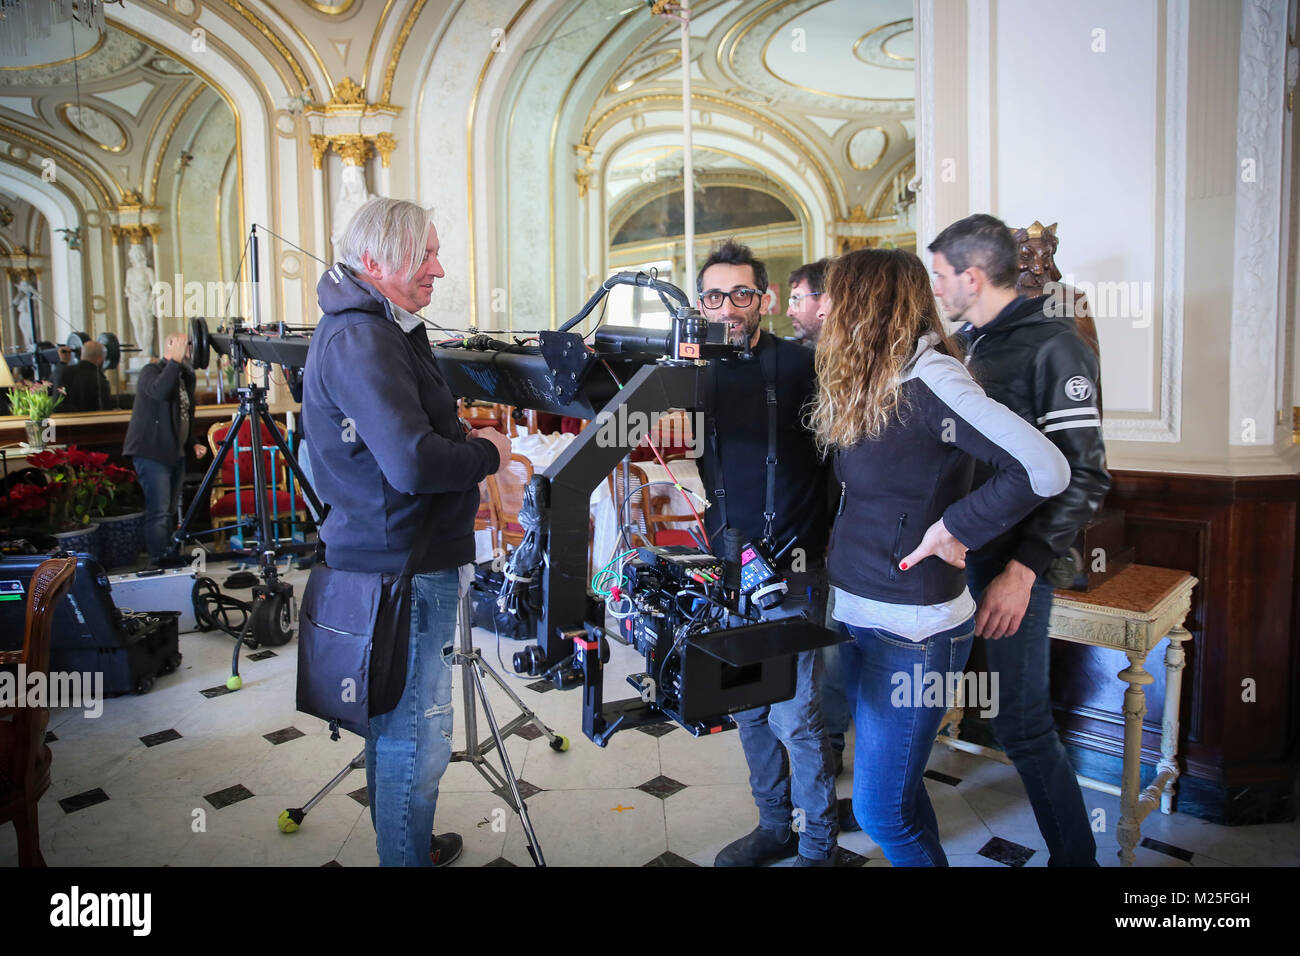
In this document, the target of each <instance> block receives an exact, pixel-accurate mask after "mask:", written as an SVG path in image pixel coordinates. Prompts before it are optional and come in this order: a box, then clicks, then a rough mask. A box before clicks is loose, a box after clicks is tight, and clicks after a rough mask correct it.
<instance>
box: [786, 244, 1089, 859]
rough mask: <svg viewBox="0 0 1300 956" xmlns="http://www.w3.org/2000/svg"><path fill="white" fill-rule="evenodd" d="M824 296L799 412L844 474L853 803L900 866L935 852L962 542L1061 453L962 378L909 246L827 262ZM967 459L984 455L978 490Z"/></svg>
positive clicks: (987, 527)
mask: <svg viewBox="0 0 1300 956" xmlns="http://www.w3.org/2000/svg"><path fill="white" fill-rule="evenodd" d="M819 311H820V312H821V313H823V314H824V315H825V323H824V326H823V331H822V337H821V340H820V341H819V342H818V346H817V375H818V382H819V386H818V387H819V391H818V396H817V400H816V402H815V404H814V406H813V408H812V410H811V412H810V425H811V427H812V428H813V430H814V431H815V432H816V435H817V441H818V444H819V446H820V447H821V448H822V449H823V450H824V451H827V452H833V453H834V458H835V474H836V478H837V479H838V481H839V484H840V503H839V509H838V517H837V518H836V521H835V527H834V529H833V531H832V533H831V544H830V553H829V557H828V564H829V572H830V583H831V585H832V586H833V587H834V589H835V612H834V613H835V618H836V619H837V620H839V621H840V622H842V623H843V624H845V625H846V627H847V628H848V631H849V633H850V634H851V635H852V637H853V641H852V642H851V643H847V644H844V645H841V653H842V655H843V662H844V663H843V669H844V679H845V689H846V691H847V692H848V696H849V699H850V704H851V706H852V707H853V709H854V715H855V721H856V737H857V740H856V748H855V751H854V761H853V770H854V773H853V810H854V814H855V816H856V817H857V819H858V822H859V823H860V824H861V825H862V827H863V829H864V830H866V832H867V833H868V834H869V835H870V836H871V838H872V839H873V840H875V841H876V843H878V844H879V845H880V847H881V849H882V850H884V852H885V855H886V856H887V857H888V858H889V860H890V862H891V863H893V864H894V865H895V866H945V865H947V858H946V857H945V856H944V852H943V847H942V846H941V845H940V843H939V827H938V823H937V821H936V820H935V816H934V809H933V808H932V807H931V805H930V800H929V797H928V796H927V795H926V792H925V786H924V783H923V777H922V775H923V773H924V771H925V764H926V759H927V758H928V756H929V753H930V746H931V744H932V742H933V740H934V735H935V733H937V731H938V729H939V721H940V719H941V718H942V717H943V714H944V712H945V710H946V707H947V705H948V704H949V703H951V701H950V700H947V699H945V698H946V697H950V696H951V692H952V689H953V688H955V686H956V683H957V681H959V680H960V678H961V674H962V671H963V669H964V667H965V665H966V659H967V657H968V656H969V654H970V648H971V642H972V639H973V635H974V629H975V624H974V613H975V602H974V601H973V600H972V599H971V595H970V592H969V591H968V590H967V588H966V580H965V576H964V575H963V573H962V568H963V567H964V566H965V555H966V550H967V549H968V548H978V547H979V546H981V545H982V544H984V543H985V542H987V541H990V540H992V539H993V538H994V537H996V536H997V535H998V534H999V533H1000V532H1001V531H1003V530H1004V529H1006V528H1008V527H1010V526H1011V525H1013V524H1014V523H1015V522H1017V521H1019V520H1020V519H1021V518H1022V517H1024V516H1025V515H1026V514H1028V513H1029V512H1030V511H1031V510H1032V509H1033V508H1035V507H1037V505H1039V504H1040V503H1041V502H1043V501H1045V500H1046V499H1048V498H1050V497H1052V496H1054V495H1056V494H1059V493H1060V492H1061V491H1062V490H1063V489H1064V488H1065V486H1066V484H1067V482H1068V481H1069V474H1070V473H1069V468H1068V467H1067V465H1066V462H1065V459H1064V458H1063V457H1062V456H1061V454H1060V452H1059V451H1057V449H1056V447H1055V446H1054V445H1053V444H1052V443H1051V442H1050V441H1048V440H1047V439H1046V438H1044V437H1043V436H1042V435H1041V434H1040V433H1039V432H1038V431H1037V429H1035V428H1034V427H1033V426H1032V425H1030V424H1028V423H1027V422H1025V421H1024V420H1023V419H1021V418H1020V417H1019V416H1017V415H1016V414H1015V413H1013V412H1011V411H1010V410H1009V409H1007V408H1006V407H1004V406H1002V405H1000V404H998V403H997V402H995V401H993V400H992V399H990V398H989V397H988V396H986V395H985V394H984V392H983V390H982V389H981V388H980V387H979V385H977V384H976V383H975V381H974V380H973V379H972V378H971V376H970V374H969V373H968V372H967V371H966V368H965V366H964V365H963V364H962V362H961V359H960V358H959V355H960V350H959V349H958V348H957V346H956V345H955V344H954V343H953V342H952V340H951V339H950V338H949V337H948V334H947V332H946V330H945V329H944V327H943V321H942V319H941V318H940V317H939V310H938V306H937V305H936V303H935V299H934V295H933V293H932V292H931V289H930V281H929V274H928V273H927V271H926V268H925V266H924V265H923V264H922V263H921V260H920V259H918V258H917V257H916V256H915V255H913V254H912V253H910V252H905V251H902V250H897V249H894V250H883V249H864V250H861V251H858V252H852V253H849V254H848V255H846V256H844V257H843V258H841V259H839V260H837V261H836V262H834V263H832V265H831V267H830V271H829V273H828V275H827V283H826V292H825V293H824V294H823V295H822V297H821V308H820V310H819ZM975 459H980V460H982V461H985V462H987V463H989V464H990V465H992V466H993V468H994V469H995V471H994V473H993V476H992V477H991V478H990V479H989V480H988V481H987V482H985V483H984V484H983V485H981V486H980V487H979V488H978V489H977V490H975V491H974V492H972V491H971V479H972V475H973V468H974V460H975ZM993 706H996V703H994V705H993Z"/></svg>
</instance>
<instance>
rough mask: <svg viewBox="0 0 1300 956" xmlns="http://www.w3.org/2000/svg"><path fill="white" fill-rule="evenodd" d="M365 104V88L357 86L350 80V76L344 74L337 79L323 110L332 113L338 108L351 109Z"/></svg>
mask: <svg viewBox="0 0 1300 956" xmlns="http://www.w3.org/2000/svg"><path fill="white" fill-rule="evenodd" d="M362 79H363V80H364V79H365V77H364V76H363V77H362ZM365 105H366V94H365V90H364V89H363V88H362V87H360V86H357V84H356V83H354V82H353V81H352V77H350V76H345V77H343V79H342V80H340V81H339V83H338V85H337V86H335V87H334V91H333V94H332V95H331V96H330V101H329V102H328V103H326V104H325V112H327V113H333V112H337V111H338V110H339V109H340V108H346V109H352V108H354V107H357V106H365Z"/></svg>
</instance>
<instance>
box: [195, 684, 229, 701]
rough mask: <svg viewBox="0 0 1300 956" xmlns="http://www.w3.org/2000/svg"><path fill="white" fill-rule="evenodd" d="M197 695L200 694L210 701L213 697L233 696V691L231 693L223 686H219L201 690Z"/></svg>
mask: <svg viewBox="0 0 1300 956" xmlns="http://www.w3.org/2000/svg"><path fill="white" fill-rule="evenodd" d="M199 693H200V694H202V695H203V696H204V697H207V698H209V699H211V698H213V697H224V696H225V695H226V694H233V693H234V691H232V690H231V689H230V688H229V687H227V686H226V685H225V684H221V685H220V686H217V687H209V688H207V689H206V690H201V691H199Z"/></svg>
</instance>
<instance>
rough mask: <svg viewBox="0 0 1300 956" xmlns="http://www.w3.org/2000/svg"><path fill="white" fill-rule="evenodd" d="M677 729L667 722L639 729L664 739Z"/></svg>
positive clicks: (643, 725)
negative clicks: (665, 735)
mask: <svg viewBox="0 0 1300 956" xmlns="http://www.w3.org/2000/svg"><path fill="white" fill-rule="evenodd" d="M676 729H677V725H676V724H674V723H672V722H671V721H667V720H665V721H664V722H663V723H659V724H642V725H641V726H640V727H638V728H637V730H639V731H641V733H643V734H648V735H650V736H651V737H662V736H663V735H664V734H671V733H672V732H673V731H674V730H676ZM649 865H650V864H649V863H647V864H646V866H649Z"/></svg>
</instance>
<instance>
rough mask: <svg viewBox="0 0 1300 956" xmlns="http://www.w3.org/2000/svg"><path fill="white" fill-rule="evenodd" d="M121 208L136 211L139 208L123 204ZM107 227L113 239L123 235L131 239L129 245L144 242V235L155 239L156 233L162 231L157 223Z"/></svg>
mask: <svg viewBox="0 0 1300 956" xmlns="http://www.w3.org/2000/svg"><path fill="white" fill-rule="evenodd" d="M121 208H122V209H129V210H132V211H138V209H139V207H138V206H133V207H127V206H123V207H121ZM108 228H109V232H111V233H112V234H113V239H114V240H115V241H116V240H119V239H121V238H122V237H123V236H125V237H126V238H128V239H130V240H131V245H133V246H138V245H141V244H142V243H143V242H144V237H145V236H149V237H150V238H151V239H157V238H158V234H159V233H160V232H162V226H160V225H158V223H144V224H140V223H132V224H130V225H126V226H109V227H108Z"/></svg>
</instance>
